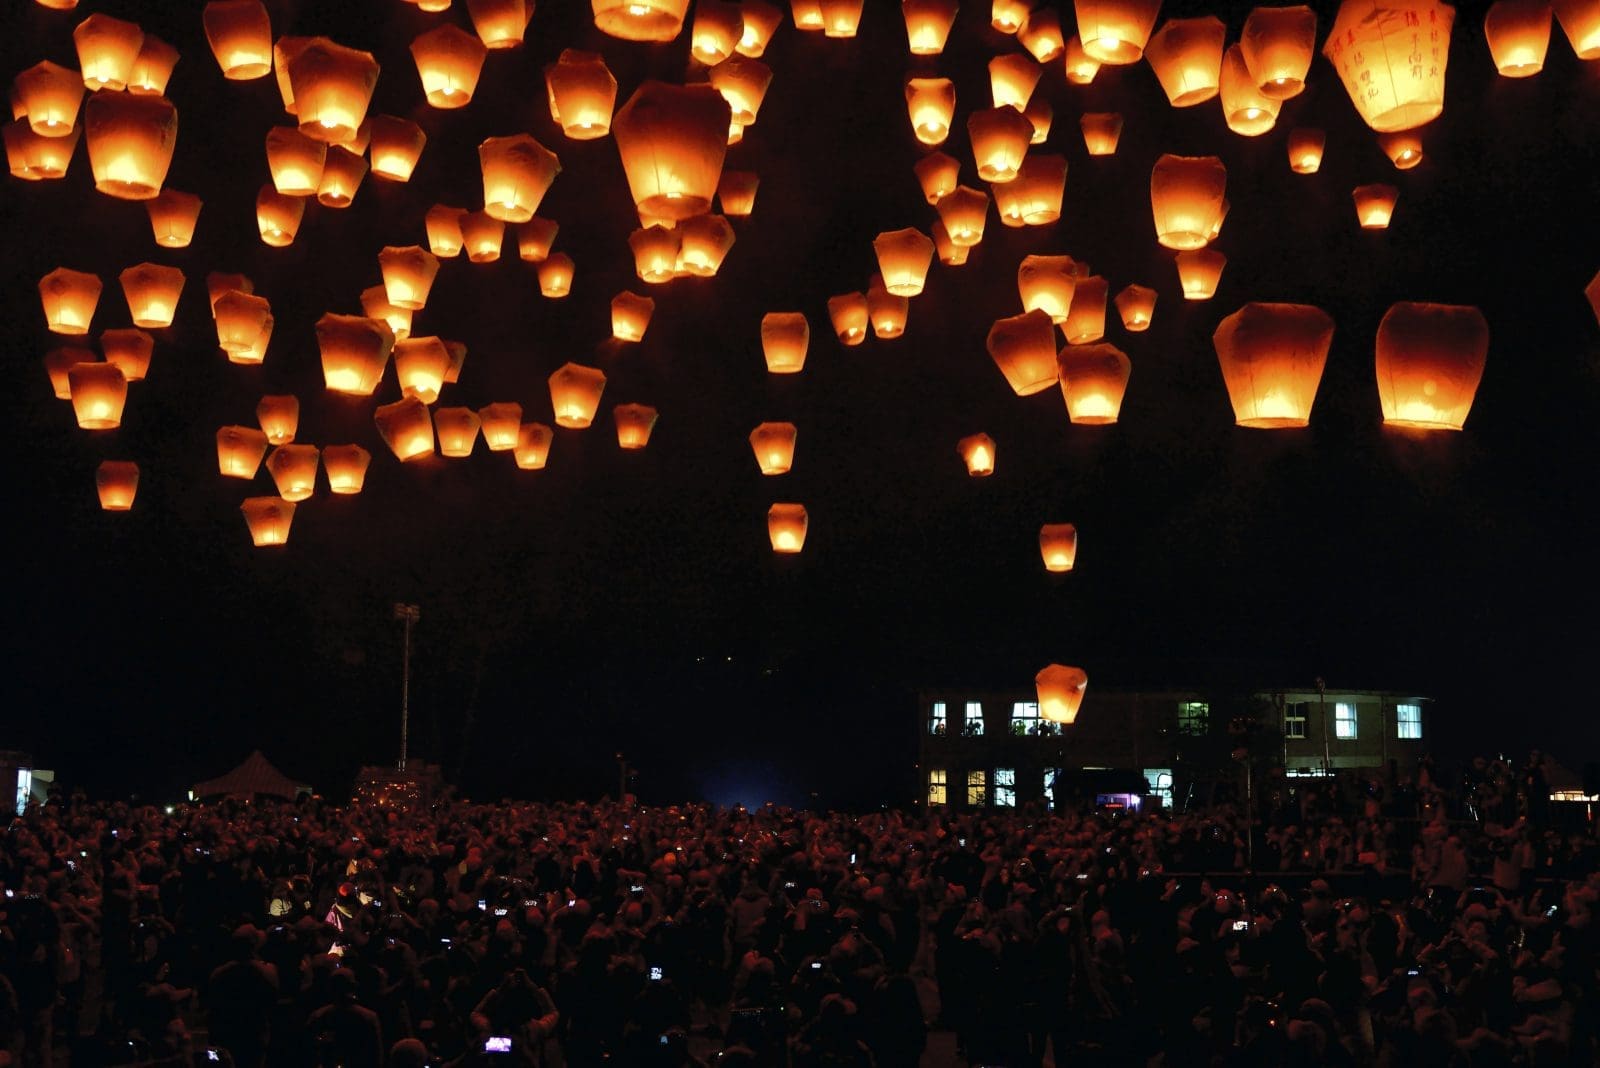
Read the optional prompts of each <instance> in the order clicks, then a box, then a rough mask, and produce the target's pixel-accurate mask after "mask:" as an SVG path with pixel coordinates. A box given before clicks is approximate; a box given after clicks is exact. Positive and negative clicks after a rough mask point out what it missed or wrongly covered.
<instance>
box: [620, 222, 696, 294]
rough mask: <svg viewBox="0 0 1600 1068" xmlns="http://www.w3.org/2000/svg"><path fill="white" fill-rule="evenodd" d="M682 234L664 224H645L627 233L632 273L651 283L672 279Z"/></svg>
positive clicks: (681, 242) (655, 283)
mask: <svg viewBox="0 0 1600 1068" xmlns="http://www.w3.org/2000/svg"><path fill="white" fill-rule="evenodd" d="M682 244H683V235H682V234H680V233H679V232H678V231H677V230H669V229H667V228H666V227H665V226H647V227H645V228H644V229H642V230H635V231H634V232H633V233H631V234H629V235H628V247H629V248H631V249H632V250H633V269H634V273H635V274H637V275H638V276H639V278H640V279H641V280H643V281H645V282H649V283H650V284H651V285H659V284H661V283H662V282H670V281H672V275H673V271H674V270H675V269H676V267H677V264H678V250H679V248H680V247H681V246H682Z"/></svg>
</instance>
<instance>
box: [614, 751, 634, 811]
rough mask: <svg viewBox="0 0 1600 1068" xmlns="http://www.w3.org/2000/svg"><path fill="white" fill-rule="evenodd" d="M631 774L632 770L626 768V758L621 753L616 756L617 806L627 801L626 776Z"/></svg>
mask: <svg viewBox="0 0 1600 1068" xmlns="http://www.w3.org/2000/svg"><path fill="white" fill-rule="evenodd" d="M631 774H633V769H632V768H630V767H628V761H627V758H625V757H624V756H623V755H622V754H621V753H618V754H617V804H619V805H621V804H624V803H625V802H626V801H627V800H628V776H629V775H631Z"/></svg>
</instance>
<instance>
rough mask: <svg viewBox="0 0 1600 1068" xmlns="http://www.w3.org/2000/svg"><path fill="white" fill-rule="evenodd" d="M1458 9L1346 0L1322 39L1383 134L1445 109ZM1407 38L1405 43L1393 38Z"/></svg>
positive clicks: (1355, 99) (1399, 0)
mask: <svg viewBox="0 0 1600 1068" xmlns="http://www.w3.org/2000/svg"><path fill="white" fill-rule="evenodd" d="M1455 17H1456V9H1455V8H1453V7H1451V6H1450V5H1449V4H1446V3H1442V2H1440V0H1343V3H1341V4H1340V5H1339V13H1338V15H1336V16H1335V17H1334V20H1333V29H1332V31H1331V32H1329V34H1328V39H1327V40H1326V41H1324V42H1323V45H1322V54H1323V55H1325V56H1327V57H1328V61H1329V62H1330V63H1332V64H1333V66H1334V68H1335V69H1336V70H1338V72H1339V78H1340V80H1342V81H1343V82H1344V88H1345V92H1347V93H1349V94H1350V100H1351V102H1352V103H1353V104H1355V106H1356V111H1358V112H1360V114H1361V118H1362V119H1363V120H1365V122H1366V124H1367V125H1368V126H1370V127H1372V128H1373V129H1374V130H1377V131H1378V132H1379V133H1393V132H1394V131H1397V130H1410V129H1414V128H1416V127H1418V126H1421V125H1422V124H1424V123H1427V122H1431V121H1433V120H1434V119H1436V118H1438V117H1439V113H1440V112H1442V111H1443V110H1444V75H1445V66H1446V64H1447V63H1448V62H1449V60H1450V27H1451V24H1452V23H1454V22H1455ZM1395 41H1403V42H1405V47H1393V46H1392V45H1391V42H1395Z"/></svg>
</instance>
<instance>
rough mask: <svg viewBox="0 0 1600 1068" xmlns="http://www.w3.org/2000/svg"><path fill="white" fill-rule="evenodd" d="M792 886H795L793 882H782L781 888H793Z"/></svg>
mask: <svg viewBox="0 0 1600 1068" xmlns="http://www.w3.org/2000/svg"><path fill="white" fill-rule="evenodd" d="M794 886H795V884H794V883H784V884H783V888H784V889H785V890H793V889H794Z"/></svg>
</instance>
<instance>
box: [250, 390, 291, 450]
mask: <svg viewBox="0 0 1600 1068" xmlns="http://www.w3.org/2000/svg"><path fill="white" fill-rule="evenodd" d="M256 422H257V423H259V424H260V425H261V432H262V433H263V434H265V435H266V436H267V441H268V442H270V443H271V444H273V445H287V444H289V443H290V442H291V441H293V440H294V435H295V431H296V430H298V429H299V427H300V401H299V399H298V398H296V397H294V396H293V395H275V396H266V397H262V398H261V403H259V404H257V405H256Z"/></svg>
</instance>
